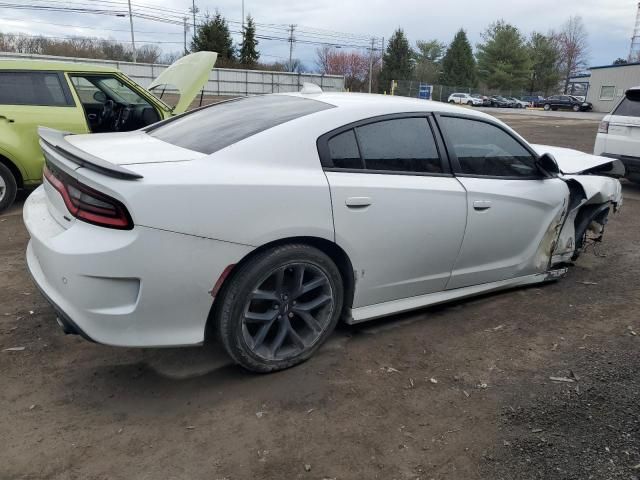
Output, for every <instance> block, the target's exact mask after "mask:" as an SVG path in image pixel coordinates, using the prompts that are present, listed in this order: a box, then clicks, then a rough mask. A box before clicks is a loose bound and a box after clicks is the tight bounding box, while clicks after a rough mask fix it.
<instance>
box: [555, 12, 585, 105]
mask: <svg viewBox="0 0 640 480" xmlns="http://www.w3.org/2000/svg"><path fill="white" fill-rule="evenodd" d="M557 39H558V44H559V46H560V58H561V66H562V73H563V76H564V91H565V93H567V91H568V90H569V80H570V79H571V77H572V76H573V75H575V74H576V73H578V72H579V71H580V70H583V69H585V68H586V67H587V60H588V58H589V38H588V35H587V30H586V29H585V27H584V22H583V21H582V17H580V16H573V17H569V20H567V21H566V22H565V24H564V25H563V26H562V29H561V30H560V32H559V33H558V34H557Z"/></svg>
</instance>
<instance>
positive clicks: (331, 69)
mask: <svg viewBox="0 0 640 480" xmlns="http://www.w3.org/2000/svg"><path fill="white" fill-rule="evenodd" d="M370 60H372V61H373V65H372V67H373V71H374V75H376V76H377V72H378V70H379V69H380V66H379V65H380V59H379V58H374V59H370V58H369V53H361V52H357V51H347V52H343V51H337V50H335V49H333V48H330V47H324V48H318V49H317V50H316V65H317V67H318V70H319V71H320V73H323V74H325V75H343V76H344V82H345V88H347V89H348V90H350V91H352V92H357V91H364V90H365V86H366V84H367V82H368V79H369V62H370ZM374 78H375V77H374Z"/></svg>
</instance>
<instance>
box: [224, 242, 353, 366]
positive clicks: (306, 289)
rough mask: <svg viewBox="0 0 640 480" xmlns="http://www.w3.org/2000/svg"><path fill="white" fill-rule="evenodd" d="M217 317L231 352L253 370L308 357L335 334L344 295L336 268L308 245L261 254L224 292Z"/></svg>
mask: <svg viewBox="0 0 640 480" xmlns="http://www.w3.org/2000/svg"><path fill="white" fill-rule="evenodd" d="M220 295H221V298H220V300H221V302H220V304H218V305H217V308H216V312H215V321H216V327H217V332H218V337H219V338H220V340H221V342H222V344H223V345H224V348H225V350H226V351H227V353H228V354H229V356H230V357H231V358H232V359H233V360H234V361H235V362H236V363H238V364H240V365H241V366H243V367H244V368H246V369H248V370H252V371H255V372H273V371H276V370H282V369H285V368H289V367H292V366H294V365H296V364H298V363H301V362H303V361H305V360H307V359H308V358H309V357H311V355H313V353H314V352H315V351H316V350H317V349H318V348H319V347H320V345H322V343H323V342H324V341H325V340H326V339H327V337H328V336H329V335H330V334H331V332H332V331H333V329H334V328H335V326H336V323H337V322H338V318H339V317H340V312H341V311H342V302H343V298H344V291H343V283H342V277H341V275H340V271H339V270H338V267H336V265H335V264H334V263H333V261H332V260H331V259H330V258H329V257H328V256H327V255H325V254H324V253H323V252H321V251H320V250H318V249H316V248H313V247H310V246H308V245H304V244H289V245H282V246H279V247H275V248H272V249H269V250H265V251H264V252H262V253H260V254H258V255H257V256H256V257H255V258H253V259H251V260H250V261H249V262H247V263H246V264H244V265H242V266H241V267H240V268H239V270H238V271H235V272H233V273H232V277H231V278H230V279H229V283H228V284H225V286H224V288H223V289H222V291H221V292H220Z"/></svg>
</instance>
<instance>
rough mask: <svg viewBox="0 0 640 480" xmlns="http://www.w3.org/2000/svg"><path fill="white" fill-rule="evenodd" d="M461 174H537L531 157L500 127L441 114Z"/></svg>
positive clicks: (499, 175) (532, 175) (511, 175)
mask: <svg viewBox="0 0 640 480" xmlns="http://www.w3.org/2000/svg"><path fill="white" fill-rule="evenodd" d="M438 122H439V123H440V124H441V126H442V128H443V129H444V131H445V133H446V136H447V139H448V144H449V146H450V147H451V148H452V149H453V151H454V153H455V154H456V157H458V163H459V164H460V170H461V171H462V172H461V173H464V174H468V175H480V176H491V177H529V178H531V177H539V176H540V173H539V170H538V168H537V167H536V159H535V157H534V156H533V155H532V154H531V153H530V152H529V151H528V150H527V149H526V148H524V146H523V145H522V144H520V142H518V141H517V140H516V139H515V138H513V137H512V136H511V135H509V134H508V133H507V132H505V131H504V130H502V129H501V128H499V127H497V126H495V125H491V124H489V123H486V122H479V121H476V120H469V119H465V118H454V117H441V118H440V119H439V120H438Z"/></svg>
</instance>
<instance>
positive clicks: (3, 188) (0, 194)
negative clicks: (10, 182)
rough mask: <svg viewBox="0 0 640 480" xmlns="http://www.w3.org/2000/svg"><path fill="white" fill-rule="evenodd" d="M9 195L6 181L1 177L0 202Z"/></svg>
mask: <svg viewBox="0 0 640 480" xmlns="http://www.w3.org/2000/svg"><path fill="white" fill-rule="evenodd" d="M6 194H7V182H5V181H4V178H2V175H0V202H2V200H4V196H5V195H6Z"/></svg>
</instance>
